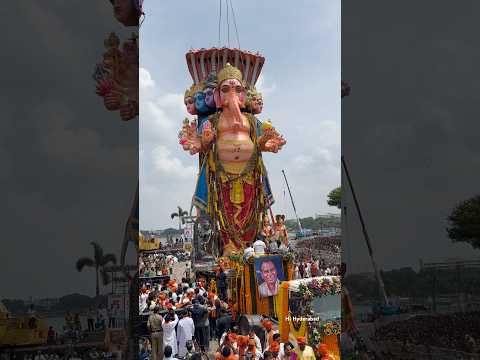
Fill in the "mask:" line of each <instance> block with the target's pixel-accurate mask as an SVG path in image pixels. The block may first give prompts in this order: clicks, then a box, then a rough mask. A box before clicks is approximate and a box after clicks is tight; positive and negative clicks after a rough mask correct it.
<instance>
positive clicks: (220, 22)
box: [218, 0, 222, 48]
mask: <svg viewBox="0 0 480 360" xmlns="http://www.w3.org/2000/svg"><path fill="white" fill-rule="evenodd" d="M218 3H219V5H220V11H219V15H218V48H220V30H221V24H222V0H219V1H218Z"/></svg>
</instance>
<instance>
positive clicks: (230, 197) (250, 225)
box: [219, 173, 260, 254]
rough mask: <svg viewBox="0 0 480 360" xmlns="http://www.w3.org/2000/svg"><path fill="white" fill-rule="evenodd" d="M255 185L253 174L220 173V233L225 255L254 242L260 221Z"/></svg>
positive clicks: (257, 193) (256, 185)
mask: <svg viewBox="0 0 480 360" xmlns="http://www.w3.org/2000/svg"><path fill="white" fill-rule="evenodd" d="M257 187H258V184H256V181H255V177H254V174H253V173H250V174H247V175H244V176H242V177H240V178H239V179H235V180H228V178H227V176H222V179H221V199H219V200H220V201H221V203H222V210H221V211H222V216H223V219H222V220H223V221H220V236H221V239H222V244H223V247H224V251H223V252H224V254H225V253H230V252H232V251H239V250H242V249H243V248H244V247H245V245H246V244H247V243H249V242H253V241H255V236H256V234H257V232H258V223H259V219H258V216H259V214H257V213H258V211H256V209H257V201H258V198H257V197H258V196H260V194H259V192H258V191H257Z"/></svg>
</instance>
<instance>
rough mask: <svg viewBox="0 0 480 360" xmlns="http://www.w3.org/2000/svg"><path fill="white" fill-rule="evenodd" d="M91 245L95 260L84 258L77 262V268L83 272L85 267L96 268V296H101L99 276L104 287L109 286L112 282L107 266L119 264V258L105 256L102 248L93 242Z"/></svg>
mask: <svg viewBox="0 0 480 360" xmlns="http://www.w3.org/2000/svg"><path fill="white" fill-rule="evenodd" d="M90 245H92V246H93V259H91V258H88V257H82V258H80V259H78V260H77V263H76V268H77V270H78V271H82V270H83V268H84V267H85V266H88V267H94V268H95V273H96V292H95V294H96V295H97V296H98V295H100V289H99V283H98V275H99V273H100V274H101V275H102V280H103V285H107V284H108V283H109V282H110V278H109V276H108V273H107V272H106V271H105V265H107V264H108V263H110V262H111V263H113V264H117V258H116V256H115V255H114V254H104V253H103V249H102V247H101V246H100V245H99V244H98V243H96V242H94V241H92V242H91V243H90Z"/></svg>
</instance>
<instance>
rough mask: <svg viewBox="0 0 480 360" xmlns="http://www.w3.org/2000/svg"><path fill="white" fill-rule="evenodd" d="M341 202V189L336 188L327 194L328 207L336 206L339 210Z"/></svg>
mask: <svg viewBox="0 0 480 360" xmlns="http://www.w3.org/2000/svg"><path fill="white" fill-rule="evenodd" d="M341 200H342V188H341V187H337V188H336V189H333V190H332V191H330V192H329V193H328V201H327V203H328V205H330V206H336V207H337V208H339V209H341V208H342V205H341Z"/></svg>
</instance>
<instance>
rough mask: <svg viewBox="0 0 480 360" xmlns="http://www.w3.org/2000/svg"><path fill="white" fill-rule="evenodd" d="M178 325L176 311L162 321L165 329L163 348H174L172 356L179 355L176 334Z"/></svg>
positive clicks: (170, 312)
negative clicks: (168, 346)
mask: <svg viewBox="0 0 480 360" xmlns="http://www.w3.org/2000/svg"><path fill="white" fill-rule="evenodd" d="M177 323H178V316H177V314H175V312H174V311H169V313H168V314H167V315H166V316H165V318H163V320H162V328H163V346H164V349H165V347H166V346H167V345H170V346H171V347H172V354H177V353H178V345H177V334H176V333H175V326H177Z"/></svg>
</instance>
